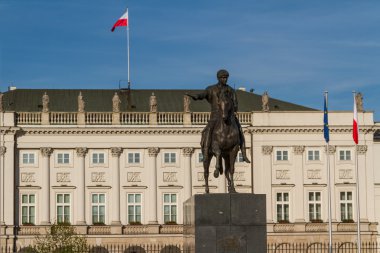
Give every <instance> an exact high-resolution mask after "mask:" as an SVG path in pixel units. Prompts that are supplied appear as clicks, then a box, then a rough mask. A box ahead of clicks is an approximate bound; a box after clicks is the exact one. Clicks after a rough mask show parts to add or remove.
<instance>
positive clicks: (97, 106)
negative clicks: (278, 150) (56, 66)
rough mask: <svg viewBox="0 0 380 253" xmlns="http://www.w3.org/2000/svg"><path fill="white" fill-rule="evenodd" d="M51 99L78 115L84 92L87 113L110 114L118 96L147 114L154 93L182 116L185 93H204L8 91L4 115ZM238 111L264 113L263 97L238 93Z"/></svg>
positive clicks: (275, 104)
mask: <svg viewBox="0 0 380 253" xmlns="http://www.w3.org/2000/svg"><path fill="white" fill-rule="evenodd" d="M45 92H46V93H47V94H48V95H49V99H50V103H49V110H50V111H56V112H76V111H78V95H79V92H82V96H83V100H84V101H85V111H87V112H111V111H112V97H113V96H114V94H115V92H118V94H119V97H120V100H121V105H120V110H121V111H134V112H148V111H149V98H150V96H151V95H152V93H154V94H155V95H156V97H157V105H158V106H157V107H158V111H159V112H160V111H161V112H182V111H183V96H184V95H185V94H186V93H190V94H197V93H200V92H202V90H133V89H132V90H95V89H93V90H79V89H75V90H74V89H16V90H11V91H7V92H5V93H4V96H3V106H4V109H5V111H16V112H39V111H42V95H43V94H44V93H45ZM129 92H130V95H129V96H130V100H131V103H130V105H129V106H127V104H128V103H127V97H128V93H129ZM236 94H237V97H238V102H239V111H240V112H250V111H261V110H262V102H261V95H257V94H254V93H251V92H246V91H242V90H237V91H236ZM269 108H270V111H316V109H312V108H308V107H305V106H301V105H296V104H293V103H289V102H285V101H281V100H278V99H274V98H270V99H269ZM190 109H191V111H193V112H208V111H210V106H209V104H208V103H207V101H205V100H202V101H191V104H190Z"/></svg>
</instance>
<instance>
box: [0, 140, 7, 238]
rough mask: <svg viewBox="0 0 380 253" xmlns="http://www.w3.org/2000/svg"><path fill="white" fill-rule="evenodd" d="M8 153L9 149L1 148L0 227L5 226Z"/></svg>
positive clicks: (0, 232)
mask: <svg viewBox="0 0 380 253" xmlns="http://www.w3.org/2000/svg"><path fill="white" fill-rule="evenodd" d="M6 151H7V148H6V147H4V146H1V147H0V187H1V188H0V192H1V193H0V226H3V225H5V222H4V210H5V209H4V194H5V193H4V192H5V189H4V183H5V180H4V165H5V161H4V158H5V152H6ZM1 234H2V231H0V235H1Z"/></svg>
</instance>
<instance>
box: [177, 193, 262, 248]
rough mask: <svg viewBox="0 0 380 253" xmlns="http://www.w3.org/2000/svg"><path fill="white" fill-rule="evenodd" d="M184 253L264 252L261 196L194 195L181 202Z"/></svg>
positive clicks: (237, 194)
mask: <svg viewBox="0 0 380 253" xmlns="http://www.w3.org/2000/svg"><path fill="white" fill-rule="evenodd" d="M183 235H184V250H185V251H184V252H185V253H220V252H226V253H227V252H228V253H230V252H231V253H232V252H233V253H266V252H267V229H266V198H265V195H264V194H250V193H236V194H228V193H220V194H219V193H217V194H202V195H198V194H197V195H194V196H192V197H191V198H189V199H188V200H187V201H186V202H185V203H184V233H183Z"/></svg>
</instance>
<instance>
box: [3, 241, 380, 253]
mask: <svg viewBox="0 0 380 253" xmlns="http://www.w3.org/2000/svg"><path fill="white" fill-rule="evenodd" d="M51 252H52V253H186V252H187V251H185V250H184V249H183V247H182V245H158V244H156V245H154V244H149V245H97V246H89V247H88V249H86V250H73V249H69V248H57V249H52V250H51ZM332 252H333V253H358V248H357V244H356V243H352V242H343V243H334V244H333V245H332ZM361 252H362V253H380V245H379V244H377V243H375V242H365V243H362V247H361ZM0 253H38V252H37V251H35V250H34V249H33V248H32V247H23V248H17V249H14V248H13V247H1V248H0ZM267 253H329V245H328V243H319V242H317V243H299V244H297V243H281V244H268V245H267Z"/></svg>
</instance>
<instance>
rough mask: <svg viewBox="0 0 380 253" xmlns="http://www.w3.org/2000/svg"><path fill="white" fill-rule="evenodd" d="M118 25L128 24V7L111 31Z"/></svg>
mask: <svg viewBox="0 0 380 253" xmlns="http://www.w3.org/2000/svg"><path fill="white" fill-rule="evenodd" d="M118 26H128V9H127V11H126V12H125V13H124V14H123V16H121V17H120V18H119V20H118V21H116V23H115V24H114V25H113V27H112V29H111V31H112V32H113V31H115V28H116V27H118Z"/></svg>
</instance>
